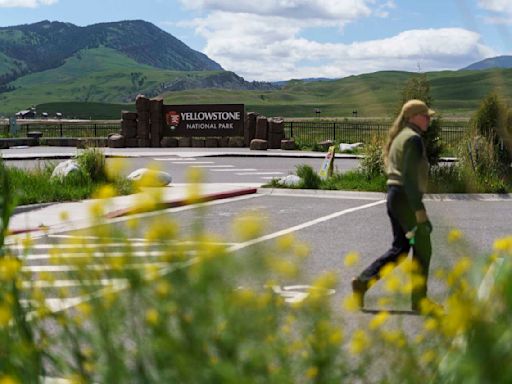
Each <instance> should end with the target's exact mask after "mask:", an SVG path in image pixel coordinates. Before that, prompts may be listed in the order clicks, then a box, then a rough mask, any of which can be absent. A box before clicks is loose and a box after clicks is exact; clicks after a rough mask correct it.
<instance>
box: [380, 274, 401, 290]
mask: <svg viewBox="0 0 512 384" xmlns="http://www.w3.org/2000/svg"><path fill="white" fill-rule="evenodd" d="M401 287H402V281H401V280H400V279H399V278H398V276H395V275H390V276H388V277H386V279H385V280H384V288H385V289H386V291H388V292H390V293H393V292H398V291H399V290H400V288H401Z"/></svg>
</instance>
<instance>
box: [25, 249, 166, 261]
mask: <svg viewBox="0 0 512 384" xmlns="http://www.w3.org/2000/svg"><path fill="white" fill-rule="evenodd" d="M167 254H168V252H164V251H150V252H147V251H140V252H130V254H129V255H130V256H131V257H160V256H165V255H167ZM124 256H126V252H109V253H105V252H92V253H87V252H81V253H63V254H62V255H59V256H54V257H56V259H57V260H66V259H70V260H71V259H81V258H85V257H92V258H108V257H111V258H114V257H124ZM51 258H52V255H50V254H40V255H27V256H25V257H23V259H24V260H30V261H35V260H47V259H51Z"/></svg>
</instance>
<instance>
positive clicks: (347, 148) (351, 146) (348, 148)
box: [340, 143, 363, 152]
mask: <svg viewBox="0 0 512 384" xmlns="http://www.w3.org/2000/svg"><path fill="white" fill-rule="evenodd" d="M361 145H363V143H353V144H347V143H340V152H344V151H353V150H354V149H356V148H357V147H360V146H361Z"/></svg>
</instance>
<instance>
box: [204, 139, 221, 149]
mask: <svg viewBox="0 0 512 384" xmlns="http://www.w3.org/2000/svg"><path fill="white" fill-rule="evenodd" d="M204 146H205V147H207V148H215V147H218V146H219V139H217V138H216V137H207V138H206V139H205V140H204Z"/></svg>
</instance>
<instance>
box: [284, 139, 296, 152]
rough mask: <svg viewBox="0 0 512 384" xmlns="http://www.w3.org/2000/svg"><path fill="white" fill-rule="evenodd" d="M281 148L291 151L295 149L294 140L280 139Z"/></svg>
mask: <svg viewBox="0 0 512 384" xmlns="http://www.w3.org/2000/svg"><path fill="white" fill-rule="evenodd" d="M281 149H283V150H287V151H291V150H294V149H295V140H293V139H290V140H286V139H284V140H281Z"/></svg>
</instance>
